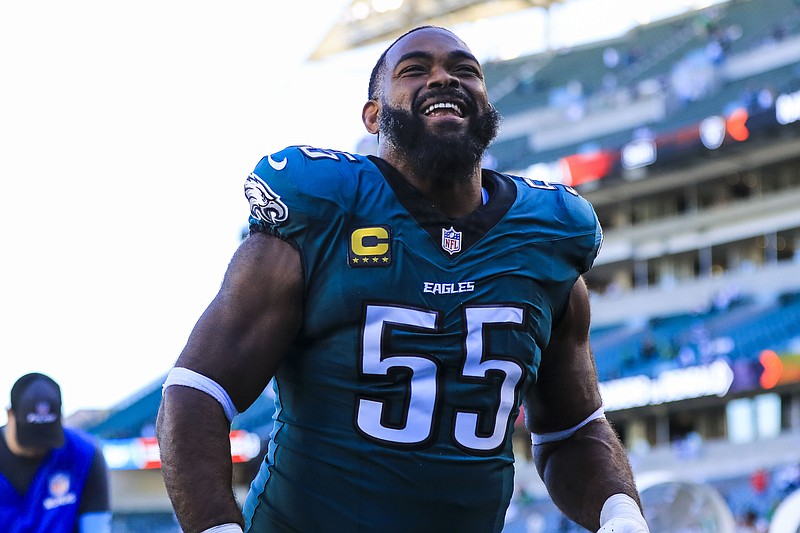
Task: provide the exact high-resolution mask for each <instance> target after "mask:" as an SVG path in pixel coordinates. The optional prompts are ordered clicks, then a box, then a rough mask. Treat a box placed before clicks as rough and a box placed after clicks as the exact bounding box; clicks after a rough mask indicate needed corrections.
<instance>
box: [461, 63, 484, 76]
mask: <svg viewBox="0 0 800 533" xmlns="http://www.w3.org/2000/svg"><path fill="white" fill-rule="evenodd" d="M455 71H456V72H458V73H459V74H471V75H473V76H480V72H479V71H478V69H477V68H475V67H473V66H472V65H460V66H458V67H456V68H455Z"/></svg>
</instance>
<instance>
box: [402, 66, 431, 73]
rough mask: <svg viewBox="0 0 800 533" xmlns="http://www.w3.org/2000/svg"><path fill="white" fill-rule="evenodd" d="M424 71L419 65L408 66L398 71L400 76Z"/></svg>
mask: <svg viewBox="0 0 800 533" xmlns="http://www.w3.org/2000/svg"><path fill="white" fill-rule="evenodd" d="M424 70H425V69H423V68H422V66H421V65H409V66H407V67H405V68H403V69H402V70H401V71H400V74H415V73H418V72H423V71H424Z"/></svg>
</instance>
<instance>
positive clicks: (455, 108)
mask: <svg viewBox="0 0 800 533" xmlns="http://www.w3.org/2000/svg"><path fill="white" fill-rule="evenodd" d="M422 114H423V115H425V116H426V117H441V116H456V117H459V118H463V117H464V111H463V110H462V109H461V106H460V105H459V104H456V103H455V102H438V103H435V104H431V105H429V106H428V107H427V108H425V109H424V110H423V111H422Z"/></svg>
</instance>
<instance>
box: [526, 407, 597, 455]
mask: <svg viewBox="0 0 800 533" xmlns="http://www.w3.org/2000/svg"><path fill="white" fill-rule="evenodd" d="M605 417H606V413H605V411H604V410H603V408H602V406H601V407H600V408H599V409H598V410H597V411H595V412H594V413H592V414H590V415H589V416H587V417H586V418H585V419H584V420H583V421H582V422H580V423H578V424H576V425H574V426H572V427H571V428H569V429H565V430H563V431H554V432H552V433H531V441H532V442H533V445H534V446H538V445H539V444H546V443H548V442H555V441H558V440H564V439H566V438H569V437H571V436H572V435H574V434H575V432H576V431H578V430H579V429H581V428H582V427H583V426H585V425H586V424H588V423H589V422H591V421H592V420H597V419H598V418H605Z"/></svg>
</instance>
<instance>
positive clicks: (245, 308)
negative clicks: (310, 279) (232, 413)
mask: <svg viewBox="0 0 800 533" xmlns="http://www.w3.org/2000/svg"><path fill="white" fill-rule="evenodd" d="M302 294H303V277H302V266H301V261H300V255H299V253H298V252H297V250H295V249H294V248H293V247H292V246H291V245H290V244H288V243H287V242H285V241H282V240H280V239H278V238H276V237H273V236H270V235H267V234H263V233H256V234H253V235H251V236H250V237H248V238H247V239H245V241H244V242H243V243H242V244H241V246H240V247H239V249H238V250H237V251H236V253H235V254H234V256H233V259H232V260H231V263H230V265H229V266H228V270H227V271H226V273H225V278H224V280H223V282H222V286H221V288H220V290H219V292H218V293H217V295H216V297H215V298H214V300H213V301H212V302H211V304H210V305H209V306H208V308H207V309H206V310H205V312H204V313H203V314H202V316H201V317H200V319H199V320H198V322H197V324H196V325H195V327H194V329H193V330H192V333H191V335H190V336H189V340H188V341H187V343H186V347H185V348H184V350H183V351H182V352H181V354H180V356H179V357H178V361H177V362H176V364H175V366H178V367H183V368H188V369H190V370H193V371H195V372H198V373H200V374H203V375H205V376H207V377H209V378H211V379H213V380H214V381H216V382H217V383H219V384H220V385H221V386H222V387H223V388H224V389H225V390H226V391H227V392H228V394H229V395H230V397H231V399H232V401H233V403H234V404H235V405H236V407H237V409H238V410H239V411H244V410H245V409H246V408H247V407H248V406H249V405H250V404H251V403H252V402H253V401H254V400H255V399H256V398H257V397H258V395H259V394H260V393H261V391H262V390H263V389H264V387H265V386H266V384H267V383H268V382H269V380H270V378H271V377H272V376H273V375H274V373H275V370H276V368H277V367H278V365H279V364H280V361H281V360H282V358H283V356H284V354H285V352H286V350H287V348H288V346H289V344H290V343H291V342H292V341H293V340H294V337H295V335H296V334H297V332H298V330H299V328H300V323H301V318H302Z"/></svg>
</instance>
